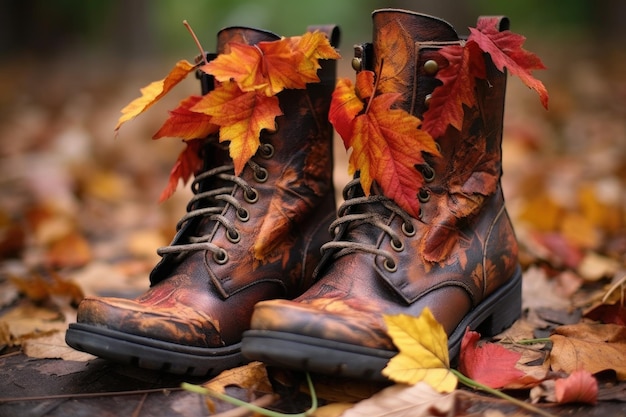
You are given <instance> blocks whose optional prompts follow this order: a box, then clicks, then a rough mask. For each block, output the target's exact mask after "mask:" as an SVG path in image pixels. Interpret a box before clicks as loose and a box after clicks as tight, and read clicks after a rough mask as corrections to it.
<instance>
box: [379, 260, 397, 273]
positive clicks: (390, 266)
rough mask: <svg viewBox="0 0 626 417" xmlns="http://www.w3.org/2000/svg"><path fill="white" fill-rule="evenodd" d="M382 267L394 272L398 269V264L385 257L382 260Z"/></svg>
mask: <svg viewBox="0 0 626 417" xmlns="http://www.w3.org/2000/svg"><path fill="white" fill-rule="evenodd" d="M383 267H385V269H386V270H387V271H388V272H396V271H397V270H398V264H396V261H394V260H393V259H390V258H387V259H385V261H384V262H383Z"/></svg>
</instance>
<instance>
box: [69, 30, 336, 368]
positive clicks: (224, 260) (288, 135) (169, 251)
mask: <svg viewBox="0 0 626 417" xmlns="http://www.w3.org/2000/svg"><path fill="white" fill-rule="evenodd" d="M309 29H310V30H313V29H315V30H320V31H322V32H324V33H325V34H326V35H327V36H328V37H329V40H330V41H331V44H333V46H334V45H336V44H337V42H338V38H339V29H338V28H337V27H336V26H328V27H326V26H324V27H311V28H309ZM277 39H279V37H278V36H277V35H275V34H272V33H270V32H265V31H260V30H256V29H248V28H241V27H234V28H227V29H224V30H222V31H220V32H219V34H218V43H217V46H218V47H217V49H218V53H224V52H225V51H226V50H227V48H228V43H229V42H239V43H246V44H250V45H252V44H256V43H258V42H261V41H274V40H277ZM214 57H215V55H213V58H214ZM209 59H210V56H209ZM320 64H321V66H322V67H321V69H320V70H319V71H318V76H319V78H320V79H321V82H319V83H313V84H308V86H307V88H306V89H304V90H283V91H282V92H280V93H279V94H278V98H279V103H280V107H281V110H282V112H283V113H284V114H283V115H282V116H279V117H277V118H276V131H275V132H274V133H268V132H266V131H263V132H262V133H261V137H260V141H261V146H260V148H259V150H258V152H257V154H256V155H255V156H253V157H252V159H251V160H250V161H249V162H248V163H247V165H246V167H245V168H244V169H243V171H242V173H241V174H240V175H239V176H235V175H234V168H233V162H232V159H231V158H230V156H229V154H228V147H227V144H223V143H219V142H218V138H217V137H216V136H212V137H209V138H207V139H205V140H204V145H203V146H202V149H201V151H200V152H201V154H200V155H201V157H202V158H203V161H204V168H203V170H202V172H201V173H199V174H198V173H197V174H196V176H195V179H194V181H193V184H192V190H193V192H194V196H193V198H192V199H191V201H190V203H189V205H188V207H187V211H188V212H187V214H186V215H185V216H184V217H183V218H182V219H181V221H180V222H179V224H178V226H177V229H178V233H177V235H176V236H175V238H174V240H173V242H172V243H171V245H170V246H167V247H164V248H161V249H159V254H160V255H161V256H162V259H161V261H160V262H159V264H158V265H157V266H156V267H155V268H154V270H153V271H152V273H151V275H150V283H151V288H150V289H149V290H148V291H147V292H146V293H145V294H143V295H141V296H140V297H138V298H135V299H133V300H129V299H120V298H100V297H88V298H85V299H84V300H83V301H82V303H81V304H80V306H79V309H78V317H77V323H75V324H71V325H70V327H69V329H68V332H67V334H66V341H67V343H68V344H69V345H70V346H72V347H74V348H76V349H78V350H82V351H86V352H89V353H92V354H95V355H98V356H101V357H103V358H107V359H111V360H115V361H118V362H123V363H131V364H135V365H137V366H139V367H142V368H148V369H156V370H163V371H168V372H171V373H176V374H188V375H206V374H211V373H216V372H218V371H221V370H224V369H227V368H231V367H234V366H237V365H239V364H241V363H244V361H245V360H244V358H243V356H242V355H241V350H240V344H241V336H242V333H243V331H244V330H246V329H247V328H248V325H249V322H250V316H251V314H252V310H253V306H254V305H255V304H256V303H257V302H258V301H261V300H267V299H274V298H282V297H286V298H293V297H295V296H296V295H298V294H301V293H302V292H303V291H304V290H306V289H307V288H308V287H309V286H310V285H311V283H312V275H313V271H314V269H315V266H316V265H317V264H318V263H319V260H320V257H321V255H320V246H321V245H322V244H323V243H324V242H326V241H328V227H329V225H330V223H331V222H332V220H333V219H334V217H335V210H336V206H335V197H334V189H333V183H332V164H333V158H332V136H333V131H332V126H331V125H330V123H329V122H328V109H329V106H330V99H331V93H332V90H333V88H334V85H335V61H330V60H328V61H320ZM201 80H202V86H203V93H205V94H206V93H207V92H208V91H210V90H212V89H213V85H214V83H213V79H212V78H211V77H210V76H208V75H207V74H202V75H201ZM260 248H264V249H263V250H261V249H260Z"/></svg>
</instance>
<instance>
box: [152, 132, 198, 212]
mask: <svg viewBox="0 0 626 417" xmlns="http://www.w3.org/2000/svg"><path fill="white" fill-rule="evenodd" d="M185 144H186V145H187V146H186V147H185V149H184V150H183V151H182V152H181V153H180V155H178V159H177V160H176V163H175V164H174V167H172V170H171V171H170V178H169V180H168V183H167V186H166V187H165V189H164V190H163V192H162V193H161V196H160V197H159V202H163V201H165V200H167V199H168V198H170V197H171V196H172V194H174V191H176V187H177V186H178V180H182V181H183V184H186V183H187V181H189V178H191V176H192V175H195V174H196V172H198V171H200V169H202V164H203V162H202V159H201V158H200V156H199V152H200V148H201V147H202V144H203V141H202V140H201V139H193V140H189V141H185Z"/></svg>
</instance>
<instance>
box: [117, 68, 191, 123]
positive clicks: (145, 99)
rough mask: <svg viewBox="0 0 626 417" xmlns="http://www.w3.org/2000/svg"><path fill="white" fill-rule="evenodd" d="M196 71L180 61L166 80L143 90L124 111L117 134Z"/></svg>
mask: <svg viewBox="0 0 626 417" xmlns="http://www.w3.org/2000/svg"><path fill="white" fill-rule="evenodd" d="M195 69H196V66H195V65H193V64H191V63H189V62H188V61H186V60H181V61H178V62H177V63H176V65H175V66H174V68H172V70H171V71H170V72H169V74H167V76H166V77H165V78H163V79H162V80H159V81H154V82H152V83H150V84H148V85H147V86H145V87H144V88H142V89H141V90H140V91H141V96H140V97H138V98H136V99H135V100H133V101H131V102H130V103H128V105H127V106H126V107H124V108H123V109H122V116H121V117H120V118H119V120H118V122H117V125H116V126H115V131H116V132H117V131H118V130H119V129H120V127H121V126H122V124H124V123H125V122H127V121H129V120H132V119H134V118H135V117H136V116H138V115H139V114H141V113H143V112H144V111H146V110H147V109H148V108H149V107H151V106H152V105H153V104H154V103H156V102H157V101H159V100H160V99H161V98H162V97H163V96H165V95H166V94H167V93H168V92H170V91H171V90H172V88H174V87H175V86H176V85H178V83H180V82H181V81H182V80H184V79H185V78H186V77H187V75H189V73H190V72H192V71H193V70H195Z"/></svg>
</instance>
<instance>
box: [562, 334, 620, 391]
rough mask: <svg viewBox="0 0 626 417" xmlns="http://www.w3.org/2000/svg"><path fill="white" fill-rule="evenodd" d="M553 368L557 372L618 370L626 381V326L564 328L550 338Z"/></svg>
mask: <svg viewBox="0 0 626 417" xmlns="http://www.w3.org/2000/svg"><path fill="white" fill-rule="evenodd" d="M550 340H552V343H553V346H552V350H551V352H550V365H551V367H552V369H553V370H555V371H559V370H561V371H565V372H567V373H572V372H574V371H578V370H581V369H584V370H586V371H588V372H591V373H596V372H600V371H604V370H607V369H611V370H614V371H615V372H616V373H617V377H618V379H619V380H621V381H624V380H626V327H625V326H619V325H616V324H595V323H579V324H571V325H567V326H560V327H557V328H556V329H555V332H554V334H553V335H551V336H550Z"/></svg>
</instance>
